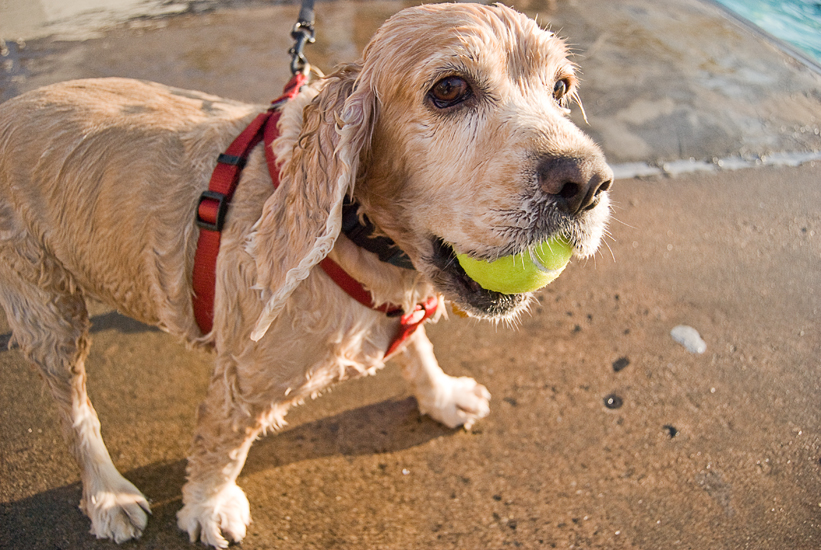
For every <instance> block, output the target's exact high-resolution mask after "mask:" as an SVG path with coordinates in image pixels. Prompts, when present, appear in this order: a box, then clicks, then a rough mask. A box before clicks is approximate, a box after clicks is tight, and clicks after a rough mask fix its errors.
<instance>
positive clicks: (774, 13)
mask: <svg viewBox="0 0 821 550" xmlns="http://www.w3.org/2000/svg"><path fill="white" fill-rule="evenodd" d="M715 1H716V2H718V3H719V4H721V5H723V6H724V7H726V8H727V9H728V10H730V11H732V12H734V13H735V14H736V15H738V16H739V17H741V18H743V19H746V20H747V21H749V22H751V23H753V24H754V25H755V26H756V27H758V28H760V29H761V30H763V31H765V32H767V33H769V34H771V35H773V36H775V37H776V38H778V39H779V40H782V41H784V42H786V43H787V44H790V45H792V46H793V47H794V48H796V49H798V50H799V51H800V52H803V53H804V54H805V55H807V56H808V57H809V58H811V59H814V60H815V62H816V63H818V64H821V1H819V0H715Z"/></svg>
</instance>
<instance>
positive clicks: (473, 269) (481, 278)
mask: <svg viewBox="0 0 821 550" xmlns="http://www.w3.org/2000/svg"><path fill="white" fill-rule="evenodd" d="M572 255H573V245H571V244H570V243H569V242H568V240H567V239H566V238H564V237H561V236H556V237H552V238H550V239H548V240H546V241H545V242H543V243H541V244H539V245H538V246H537V247H536V248H534V249H533V250H532V251H527V250H526V251H525V252H522V253H521V254H512V255H510V256H504V257H502V258H499V259H498V260H494V261H492V262H487V261H485V260H475V259H473V258H471V257H469V256H467V255H465V254H457V255H456V259H457V260H458V261H459V265H461V266H462V269H464V270H465V273H467V275H468V277H470V278H471V279H473V280H474V281H476V282H477V283H479V286H481V287H482V288H484V289H485V290H492V291H494V292H501V293H503V294H522V293H524V292H533V291H534V290H538V289H540V288H542V287H543V286H546V285H547V284H548V283H550V282H552V281H553V280H554V279H555V278H556V277H558V276H559V274H561V272H562V270H564V268H565V266H566V265H567V263H568V262H569V261H570V256H572Z"/></svg>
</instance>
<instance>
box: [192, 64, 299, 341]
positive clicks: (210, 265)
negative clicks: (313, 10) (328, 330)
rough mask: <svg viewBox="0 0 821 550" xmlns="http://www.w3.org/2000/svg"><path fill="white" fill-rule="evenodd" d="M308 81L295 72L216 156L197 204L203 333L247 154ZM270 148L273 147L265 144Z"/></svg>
mask: <svg viewBox="0 0 821 550" xmlns="http://www.w3.org/2000/svg"><path fill="white" fill-rule="evenodd" d="M307 80H308V77H307V76H306V75H305V74H302V73H298V74H295V75H294V76H293V77H292V78H291V80H290V81H288V84H287V85H286V86H285V90H284V92H283V94H282V95H281V96H280V97H279V98H277V99H275V100H274V101H273V102H272V103H271V106H270V107H269V109H268V110H267V111H266V112H264V113H261V114H259V115H258V116H257V117H256V118H255V119H254V120H253V121H252V122H251V124H249V125H248V127H247V128H245V130H243V131H242V132H241V133H240V134H239V135H238V136H237V137H236V139H234V141H233V142H232V143H231V145H229V146H228V148H227V149H226V150H225V152H224V153H222V154H220V155H219V157H217V166H216V167H215V168H214V172H213V173H212V174H211V181H210V182H209V183H208V190H207V191H205V192H203V193H202V195H200V200H199V203H198V204H197V211H196V221H197V225H198V226H199V228H200V235H199V238H198V240H197V251H196V253H195V256H194V271H193V280H192V287H193V290H194V297H193V305H194V318H195V319H196V321H197V325H198V326H199V327H200V330H201V331H202V333H203V334H208V333H209V332H211V329H212V328H213V326H214V289H215V287H216V273H217V256H218V255H219V249H220V232H221V231H222V226H223V224H224V223H225V215H226V213H227V212H228V205H229V203H230V202H231V199H232V198H233V196H234V191H235V190H236V188H237V184H238V183H239V178H240V175H241V174H242V169H243V168H244V167H245V163H246V162H247V160H248V155H250V154H251V151H252V150H253V148H254V147H256V146H257V145H258V144H259V143H260V142H261V141H263V139H264V137H265V136H266V135H268V136H270V137H271V138H272V141H273V137H275V136H276V127H277V122H278V121H279V111H277V110H276V109H277V107H278V106H279V105H281V104H282V103H284V102H285V101H287V100H289V99H292V98H294V97H296V95H297V94H298V93H299V89H300V88H301V87H302V85H303V84H305V82H306V81H307ZM266 149H270V147H266ZM266 160H267V161H268V164H269V171H270V173H271V177H272V178H275V179H274V185H275V186H276V185H279V178H278V177H277V174H278V172H277V171H276V170H270V168H271V167H272V164H273V162H274V161H273V152H272V153H270V154H269V153H268V152H267V151H266Z"/></svg>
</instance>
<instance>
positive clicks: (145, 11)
mask: <svg viewBox="0 0 821 550" xmlns="http://www.w3.org/2000/svg"><path fill="white" fill-rule="evenodd" d="M201 4H202V2H173V3H171V2H168V1H163V0H71V1H67V0H25V1H23V0H2V1H0V38H2V39H3V40H6V41H15V42H19V41H21V40H23V41H25V40H32V39H35V38H43V37H46V36H52V37H54V38H57V39H59V40H86V39H89V38H99V37H100V36H102V33H103V32H104V31H105V30H106V29H108V28H110V27H112V26H115V25H118V24H120V23H123V22H125V21H129V20H133V19H137V18H153V17H160V16H167V15H176V14H180V13H184V12H187V11H192V10H194V9H195V8H194V6H195V5H197V6H199V5H201Z"/></svg>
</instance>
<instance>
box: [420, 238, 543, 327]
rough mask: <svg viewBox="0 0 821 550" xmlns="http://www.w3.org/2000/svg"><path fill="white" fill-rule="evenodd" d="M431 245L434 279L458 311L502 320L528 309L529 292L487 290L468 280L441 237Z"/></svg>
mask: <svg viewBox="0 0 821 550" xmlns="http://www.w3.org/2000/svg"><path fill="white" fill-rule="evenodd" d="M432 244H433V254H432V256H431V257H430V258H428V262H427V263H428V264H429V265H430V266H431V267H432V268H433V273H432V274H430V273H429V275H432V276H431V280H432V281H433V283H434V285H436V287H437V288H438V289H439V291H440V292H442V293H443V294H444V295H445V297H446V298H448V299H449V300H450V301H452V302H453V303H454V304H456V305H457V306H458V307H459V309H461V310H463V311H464V312H465V313H467V314H468V315H470V316H472V317H478V318H482V319H503V318H510V317H515V316H516V315H518V313H519V312H520V311H521V310H522V309H523V308H524V307H525V304H526V303H527V301H528V299H529V297H530V293H527V294H503V293H501V292H494V291H492V290H487V289H484V288H482V287H481V286H480V285H479V283H477V282H476V281H474V280H473V279H471V278H470V277H468V275H467V273H465V270H464V269H462V266H461V265H459V261H458V260H457V259H456V252H455V251H454V250H453V248H451V246H450V245H448V244H447V243H446V242H445V241H443V240H442V239H440V238H438V237H437V238H434V239H433V240H432Z"/></svg>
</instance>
